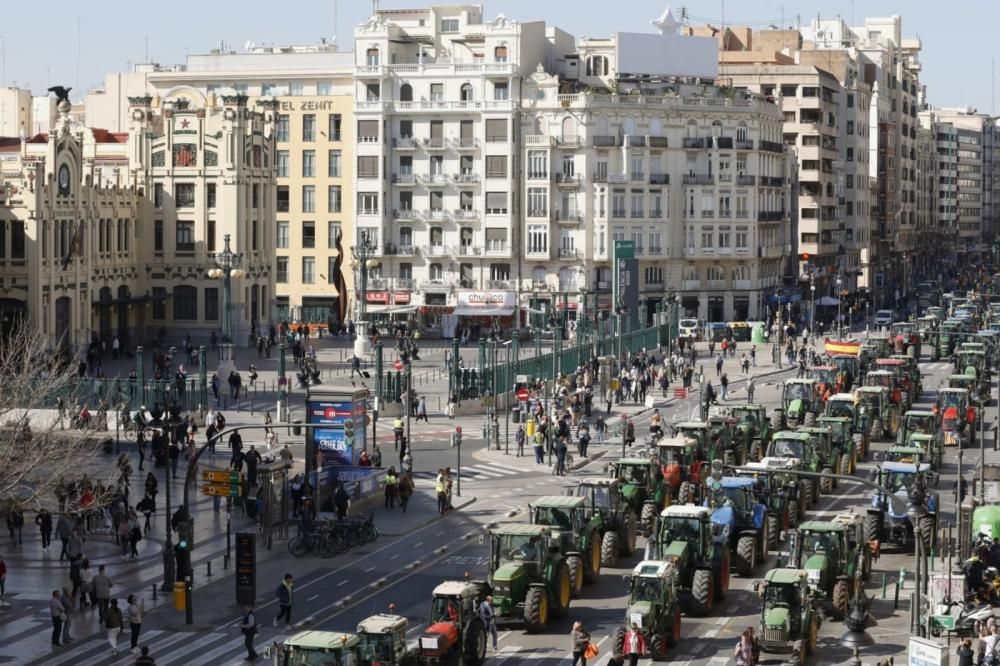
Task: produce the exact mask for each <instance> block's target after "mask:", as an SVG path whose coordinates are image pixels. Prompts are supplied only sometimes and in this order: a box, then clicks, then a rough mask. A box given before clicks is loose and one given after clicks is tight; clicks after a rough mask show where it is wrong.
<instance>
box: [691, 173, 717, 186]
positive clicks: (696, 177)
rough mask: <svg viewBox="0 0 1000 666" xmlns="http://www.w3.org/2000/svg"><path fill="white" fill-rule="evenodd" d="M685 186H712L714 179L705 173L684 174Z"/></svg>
mask: <svg viewBox="0 0 1000 666" xmlns="http://www.w3.org/2000/svg"><path fill="white" fill-rule="evenodd" d="M684 184H685V185H713V184H715V179H714V178H712V175H711V174H707V173H686V174H684Z"/></svg>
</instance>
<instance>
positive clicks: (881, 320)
mask: <svg viewBox="0 0 1000 666" xmlns="http://www.w3.org/2000/svg"><path fill="white" fill-rule="evenodd" d="M892 321H893V317H892V310H879V311H878V312H876V313H875V319H874V320H873V323H874V324H875V325H876V326H890V325H891V324H892Z"/></svg>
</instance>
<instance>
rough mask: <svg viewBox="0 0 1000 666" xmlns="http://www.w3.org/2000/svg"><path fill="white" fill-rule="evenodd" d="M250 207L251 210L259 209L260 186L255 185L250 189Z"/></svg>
mask: <svg viewBox="0 0 1000 666" xmlns="http://www.w3.org/2000/svg"><path fill="white" fill-rule="evenodd" d="M250 206H251V207H252V208H258V207H260V186H259V185H257V184H256V183H254V186H253V187H252V188H250Z"/></svg>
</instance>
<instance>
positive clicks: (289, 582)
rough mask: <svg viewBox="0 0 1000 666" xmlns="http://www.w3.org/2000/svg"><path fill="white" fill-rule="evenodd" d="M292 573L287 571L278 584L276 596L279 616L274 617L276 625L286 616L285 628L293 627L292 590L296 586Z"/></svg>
mask: <svg viewBox="0 0 1000 666" xmlns="http://www.w3.org/2000/svg"><path fill="white" fill-rule="evenodd" d="M294 586H295V584H294V580H293V578H292V574H290V573H286V574H285V577H284V578H283V579H282V580H281V582H280V583H279V584H278V589H277V590H276V591H275V593H274V596H275V597H276V598H277V599H278V617H276V618H274V622H273V624H274V626H276V627H277V626H278V623H279V622H281V618H285V629H286V630H287V629H291V628H292V590H293V588H294Z"/></svg>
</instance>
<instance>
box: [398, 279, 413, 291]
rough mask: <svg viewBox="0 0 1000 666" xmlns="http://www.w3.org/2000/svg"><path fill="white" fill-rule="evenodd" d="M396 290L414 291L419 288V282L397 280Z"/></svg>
mask: <svg viewBox="0 0 1000 666" xmlns="http://www.w3.org/2000/svg"><path fill="white" fill-rule="evenodd" d="M395 283H396V289H401V290H405V291H413V290H414V289H416V288H417V281H416V280H414V279H413V278H396V280H395Z"/></svg>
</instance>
